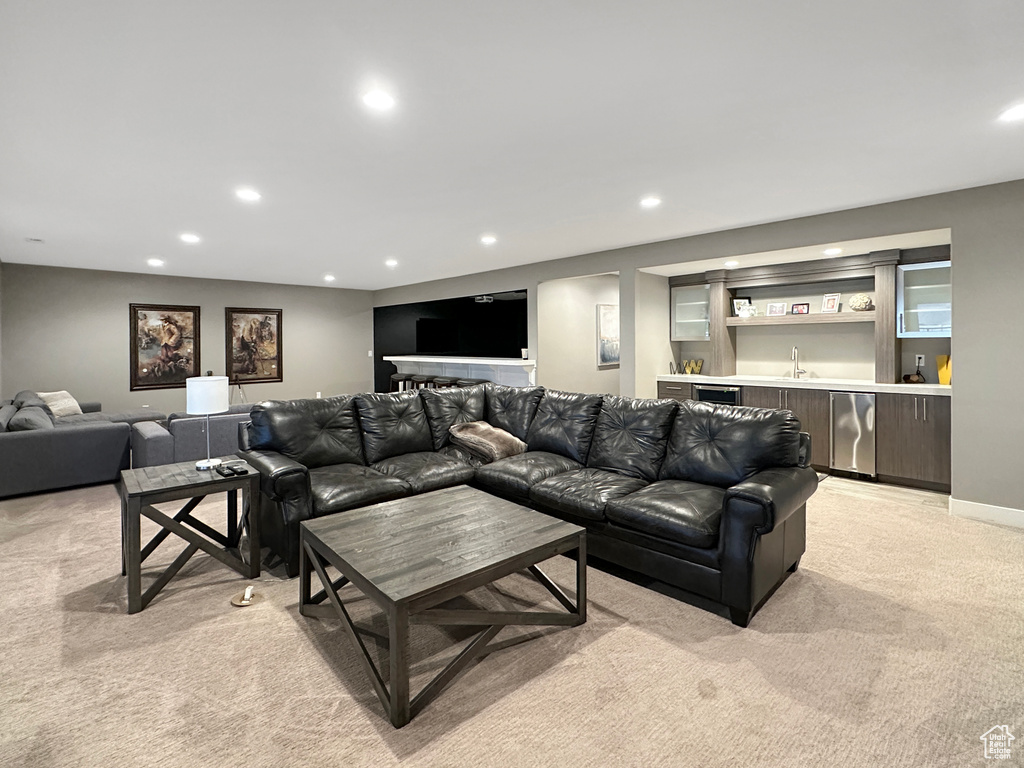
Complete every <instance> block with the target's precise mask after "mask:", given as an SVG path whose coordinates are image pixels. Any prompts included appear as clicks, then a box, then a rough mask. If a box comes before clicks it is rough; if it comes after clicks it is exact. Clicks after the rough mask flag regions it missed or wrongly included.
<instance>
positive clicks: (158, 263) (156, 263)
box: [146, 256, 164, 267]
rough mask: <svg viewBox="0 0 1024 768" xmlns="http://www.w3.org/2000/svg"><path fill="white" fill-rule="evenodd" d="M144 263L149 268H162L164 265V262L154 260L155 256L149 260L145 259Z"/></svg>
mask: <svg viewBox="0 0 1024 768" xmlns="http://www.w3.org/2000/svg"><path fill="white" fill-rule="evenodd" d="M146 263H147V264H149V266H151V267H162V266H163V265H164V260H163V259H158V258H156V256H154V257H153V258H151V259H146Z"/></svg>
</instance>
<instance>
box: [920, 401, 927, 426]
mask: <svg viewBox="0 0 1024 768" xmlns="http://www.w3.org/2000/svg"><path fill="white" fill-rule="evenodd" d="M921 402H922V403H924V420H925V421H928V398H927V397H922V398H921Z"/></svg>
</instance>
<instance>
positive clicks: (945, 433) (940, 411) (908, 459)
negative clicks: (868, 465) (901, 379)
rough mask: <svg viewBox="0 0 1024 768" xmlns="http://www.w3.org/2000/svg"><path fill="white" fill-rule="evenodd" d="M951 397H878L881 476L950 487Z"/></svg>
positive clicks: (937, 487)
mask: <svg viewBox="0 0 1024 768" xmlns="http://www.w3.org/2000/svg"><path fill="white" fill-rule="evenodd" d="M950 447H951V439H950V398H949V397H945V396H939V395H897V394H885V393H879V394H878V395H876V397H875V471H876V472H877V473H878V476H879V479H881V480H893V481H896V482H909V483H910V484H912V485H918V486H921V487H923V488H931V489H934V490H942V491H947V492H948V491H949V487H950V480H951V473H950Z"/></svg>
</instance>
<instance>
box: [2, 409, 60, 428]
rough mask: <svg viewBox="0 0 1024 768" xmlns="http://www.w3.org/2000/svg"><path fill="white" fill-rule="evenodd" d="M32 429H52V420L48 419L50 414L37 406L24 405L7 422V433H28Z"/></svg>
mask: <svg viewBox="0 0 1024 768" xmlns="http://www.w3.org/2000/svg"><path fill="white" fill-rule="evenodd" d="M33 429H53V419H52V418H50V414H48V413H47V412H46V411H44V410H43V409H42V408H40V407H39V406H38V405H26V406H25V407H23V408H19V409H18V412H17V413H15V414H14V415H13V416H11V420H10V421H9V422H7V431H8V432H29V431H31V430H33Z"/></svg>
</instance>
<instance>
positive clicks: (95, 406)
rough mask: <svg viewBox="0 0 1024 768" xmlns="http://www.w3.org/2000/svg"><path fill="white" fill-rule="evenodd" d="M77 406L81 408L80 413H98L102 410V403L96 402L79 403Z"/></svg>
mask: <svg viewBox="0 0 1024 768" xmlns="http://www.w3.org/2000/svg"><path fill="white" fill-rule="evenodd" d="M78 407H79V408H81V409H82V413H99V412H100V411H102V410H103V405H102V403H97V402H89V403H79V404H78Z"/></svg>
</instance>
